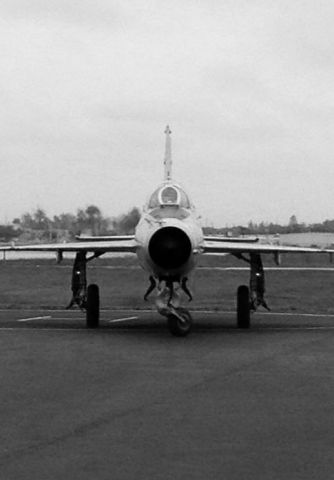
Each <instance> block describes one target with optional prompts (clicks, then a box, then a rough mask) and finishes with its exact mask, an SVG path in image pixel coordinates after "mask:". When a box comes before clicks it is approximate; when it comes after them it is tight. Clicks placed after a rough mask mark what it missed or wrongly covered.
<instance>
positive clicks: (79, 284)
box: [66, 252, 102, 328]
mask: <svg viewBox="0 0 334 480" xmlns="http://www.w3.org/2000/svg"><path fill="white" fill-rule="evenodd" d="M100 255H102V253H95V254H94V255H93V256H91V257H90V258H87V257H86V256H87V252H78V253H77V254H76V256H75V260H74V265H73V270H72V284H71V289H72V298H71V301H70V303H69V304H68V306H67V307H66V308H67V309H69V308H72V307H73V306H74V305H75V304H76V305H78V307H79V308H81V310H86V326H87V328H97V327H98V326H99V319H100V295H99V287H98V286H97V285H95V284H91V285H88V288H87V273H86V267H87V263H88V262H89V261H90V260H93V259H94V258H97V257H99V256H100Z"/></svg>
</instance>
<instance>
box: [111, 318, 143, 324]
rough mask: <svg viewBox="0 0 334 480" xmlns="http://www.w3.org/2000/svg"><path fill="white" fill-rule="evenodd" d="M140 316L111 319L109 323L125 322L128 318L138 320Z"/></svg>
mask: <svg viewBox="0 0 334 480" xmlns="http://www.w3.org/2000/svg"><path fill="white" fill-rule="evenodd" d="M137 318H138V317H126V318H115V320H109V323H117V322H125V321H127V320H136V319H137Z"/></svg>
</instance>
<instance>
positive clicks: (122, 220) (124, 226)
mask: <svg viewBox="0 0 334 480" xmlns="http://www.w3.org/2000/svg"><path fill="white" fill-rule="evenodd" d="M139 219H140V211H139V209H138V208H137V207H133V208H132V210H130V211H129V212H128V213H127V214H125V215H121V216H120V217H118V218H117V219H115V220H114V221H113V228H114V230H115V231H116V232H117V233H118V234H121V235H131V234H133V233H134V231H135V227H136V225H137V224H138V222H139Z"/></svg>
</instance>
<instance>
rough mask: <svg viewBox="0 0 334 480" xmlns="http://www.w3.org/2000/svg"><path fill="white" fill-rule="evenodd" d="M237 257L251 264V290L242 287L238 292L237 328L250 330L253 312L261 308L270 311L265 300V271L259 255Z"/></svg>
mask: <svg viewBox="0 0 334 480" xmlns="http://www.w3.org/2000/svg"><path fill="white" fill-rule="evenodd" d="M236 256H237V257H238V258H240V259H242V260H244V261H246V262H247V263H249V264H250V280H249V288H248V287H247V285H240V287H239V288H238V291H237V326H238V328H249V327H250V313H251V311H256V310H257V308H258V307H259V306H263V307H264V308H265V309H266V310H270V308H269V307H268V305H267V302H266V301H265V299H264V293H265V282H264V269H263V265H262V260H261V256H260V255H259V254H257V253H251V254H250V255H249V259H248V258H246V257H244V256H243V255H242V254H240V255H236Z"/></svg>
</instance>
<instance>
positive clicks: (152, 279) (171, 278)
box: [0, 126, 331, 336]
mask: <svg viewBox="0 0 334 480" xmlns="http://www.w3.org/2000/svg"><path fill="white" fill-rule="evenodd" d="M165 134H166V145H165V156H164V180H163V182H162V183H161V185H159V186H158V187H157V188H156V189H155V190H154V192H153V193H152V195H151V196H150V198H149V200H148V202H147V204H146V206H145V207H144V209H143V213H142V216H141V218H140V220H139V223H138V225H137V227H136V230H135V234H134V235H125V236H80V237H77V241H76V242H70V243H60V244H45V245H25V246H8V247H1V248H0V250H8V251H27V252H29V251H30V252H31V251H40V252H45V251H48V252H52V251H54V252H56V254H57V259H58V262H60V261H61V260H62V258H63V253H64V252H74V253H75V254H76V255H75V260H74V265H73V272H72V293H73V296H72V300H71V302H70V305H69V306H68V307H69V308H70V307H72V306H73V305H75V304H76V305H78V306H79V307H80V308H81V309H82V310H84V311H85V312H86V325H87V327H88V328H97V327H98V326H99V309H100V307H99V305H100V296H99V287H98V286H97V285H96V284H90V285H88V286H87V276H86V266H87V263H88V262H89V261H91V260H93V259H94V258H97V257H100V256H101V255H103V254H105V253H109V252H122V253H133V254H134V255H137V258H138V261H139V263H140V265H141V266H142V267H143V268H144V270H145V271H146V272H147V274H148V279H149V286H148V288H147V291H146V293H145V295H144V299H145V300H147V298H148V297H149V295H153V294H154V295H155V305H156V308H157V311H158V312H159V313H160V314H161V315H163V316H165V317H166V318H167V322H168V327H169V330H170V332H171V333H172V334H173V335H176V336H185V335H187V334H188V333H189V332H190V330H191V327H192V317H191V314H190V312H189V311H188V309H186V308H185V307H184V306H182V300H183V299H184V298H187V299H188V300H191V299H192V293H191V290H190V287H189V285H188V279H189V276H190V274H191V273H192V272H193V271H194V270H195V269H196V264H197V263H198V259H199V257H200V256H201V255H207V254H215V255H217V254H218V255H227V254H230V255H234V256H235V257H237V258H239V259H241V260H244V261H246V262H247V263H248V264H249V268H250V284H249V286H246V285H241V286H239V288H238V290H237V319H236V321H237V326H238V327H239V328H249V327H250V313H251V311H254V310H256V309H257V308H258V307H259V306H263V307H264V308H266V309H268V306H267V304H266V301H265V299H264V293H265V286H264V269H263V264H262V258H261V256H262V255H263V254H272V255H274V257H275V260H276V262H277V263H278V262H279V255H280V254H281V253H287V252H293V253H310V252H312V253H323V252H328V253H331V251H330V250H321V249H318V248H302V247H289V246H283V245H271V244H262V243H260V242H259V239H257V238H239V237H237V238H230V237H223V236H221V237H220V236H208V235H204V233H203V230H202V228H201V226H200V223H199V218H198V216H197V214H196V211H195V208H194V205H193V204H192V202H191V200H190V198H189V196H188V195H187V193H186V192H185V190H184V189H183V188H182V187H181V186H180V185H179V184H178V183H176V182H175V181H174V180H173V178H172V155H171V131H170V129H169V127H168V126H167V128H166V130H165Z"/></svg>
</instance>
